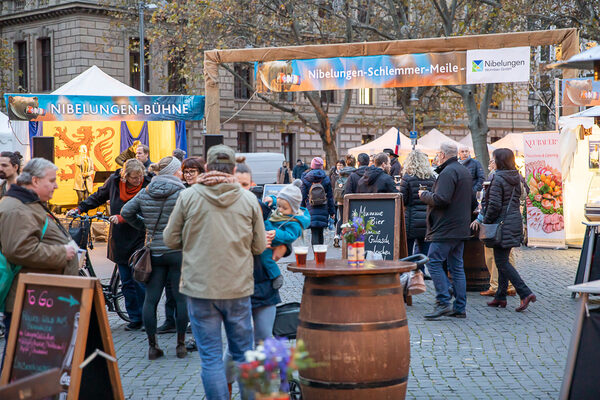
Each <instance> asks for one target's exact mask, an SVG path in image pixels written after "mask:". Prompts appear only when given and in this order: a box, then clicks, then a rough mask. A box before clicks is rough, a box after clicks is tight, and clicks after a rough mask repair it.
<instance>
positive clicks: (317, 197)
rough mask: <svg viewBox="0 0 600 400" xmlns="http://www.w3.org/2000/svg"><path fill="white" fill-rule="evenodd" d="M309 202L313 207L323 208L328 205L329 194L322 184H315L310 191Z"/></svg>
mask: <svg viewBox="0 0 600 400" xmlns="http://www.w3.org/2000/svg"><path fill="white" fill-rule="evenodd" d="M308 201H309V203H310V205H311V206H313V207H315V206H322V205H324V204H327V192H325V188H324V187H323V185H322V184H321V182H315V183H313V184H312V186H311V187H310V190H309V191H308Z"/></svg>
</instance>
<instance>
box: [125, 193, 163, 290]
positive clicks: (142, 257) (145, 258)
mask: <svg viewBox="0 0 600 400" xmlns="http://www.w3.org/2000/svg"><path fill="white" fill-rule="evenodd" d="M166 201H167V199H165V200H164V201H163V203H162V205H161V206H160V213H159V214H158V218H157V219H156V223H155V224H154V230H153V231H152V236H151V237H150V241H147V242H146V244H144V246H143V247H141V248H140V249H137V250H136V251H134V252H133V254H132V255H131V257H129V265H130V266H131V268H133V279H135V280H136V281H138V282H141V283H148V282H149V281H150V275H152V258H151V256H152V252H151V251H150V243H152V240H154V235H155V234H156V228H157V227H158V222H159V221H160V217H162V212H163V208H164V207H165V202H166Z"/></svg>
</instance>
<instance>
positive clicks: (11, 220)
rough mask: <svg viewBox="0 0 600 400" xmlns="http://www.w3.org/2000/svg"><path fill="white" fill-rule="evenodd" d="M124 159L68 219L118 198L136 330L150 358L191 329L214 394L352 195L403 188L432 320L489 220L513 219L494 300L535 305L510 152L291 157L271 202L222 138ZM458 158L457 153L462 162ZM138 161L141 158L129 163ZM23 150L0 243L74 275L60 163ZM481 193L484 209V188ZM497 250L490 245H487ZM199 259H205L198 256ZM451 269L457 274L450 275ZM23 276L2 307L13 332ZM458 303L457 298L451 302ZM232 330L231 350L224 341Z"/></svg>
mask: <svg viewBox="0 0 600 400" xmlns="http://www.w3.org/2000/svg"><path fill="white" fill-rule="evenodd" d="M129 153H131V154H129V156H127V155H123V154H122V155H121V156H120V157H122V158H123V159H122V160H121V161H122V168H120V169H119V170H117V171H116V172H115V173H113V174H112V175H111V176H110V177H109V178H108V179H107V180H106V182H105V183H104V184H103V185H102V186H101V187H100V188H99V189H98V190H97V191H96V192H94V193H92V194H90V195H89V197H87V198H85V199H83V200H82V201H81V202H79V204H78V205H77V208H76V209H74V210H71V211H69V213H68V214H77V213H85V212H87V211H89V210H92V209H95V208H97V207H99V206H102V205H104V204H106V203H109V204H110V206H109V207H110V208H109V212H110V223H111V224H110V235H109V245H108V258H109V259H110V260H112V261H113V262H114V263H115V264H117V266H118V270H119V273H120V277H121V282H122V291H123V294H124V297H125V302H126V310H127V313H128V315H129V318H130V320H131V322H130V323H129V324H127V326H126V327H125V329H127V330H132V331H136V330H145V333H146V336H147V339H148V354H147V357H148V359H150V360H155V359H157V358H160V357H163V356H164V351H163V350H162V349H161V348H160V345H159V342H158V340H157V334H159V333H167V332H176V333H177V335H176V337H177V343H176V347H175V354H176V357H178V358H184V357H186V355H187V352H188V348H189V347H190V346H186V344H185V334H186V329H188V325H189V326H191V331H192V333H193V338H194V342H195V343H193V346H192V347H196V348H197V349H198V350H199V354H200V358H201V361H202V381H203V385H204V388H205V391H206V395H207V398H208V399H228V398H230V396H231V384H232V382H233V381H234V375H233V374H232V373H231V371H230V370H229V369H228V368H226V367H227V365H228V364H229V362H228V361H229V360H233V362H235V363H239V362H243V361H244V352H245V351H247V350H250V349H252V348H253V346H255V344H256V343H258V342H259V341H261V340H264V339H266V338H267V337H269V336H271V335H272V330H273V324H274V321H275V310H276V308H275V306H276V304H278V303H279V302H280V301H281V298H280V296H279V289H280V288H281V286H282V283H283V278H282V275H281V271H280V270H279V266H278V265H277V261H278V260H279V259H280V258H281V257H284V256H286V255H289V254H290V253H291V244H292V243H293V242H294V241H296V240H297V239H298V238H299V237H300V236H301V235H302V234H303V232H304V231H305V230H308V229H309V228H310V232H311V241H312V244H313V245H315V244H323V243H324V233H323V231H324V229H325V228H327V227H330V228H332V227H333V226H334V225H336V224H335V222H336V220H337V225H336V226H335V227H334V228H333V229H335V230H336V235H335V237H334V246H340V242H341V241H340V226H341V220H342V216H343V211H344V210H343V200H344V196H345V195H347V194H352V193H401V194H402V197H403V202H404V205H405V219H406V227H407V244H408V248H409V253H410V254H412V253H415V252H420V253H424V254H427V255H428V257H429V263H428V264H427V272H428V273H429V275H430V278H431V279H432V280H433V283H434V287H435V291H436V301H435V305H434V307H433V310H432V312H431V313H429V314H427V315H426V318H428V319H436V318H439V317H442V316H452V317H457V318H465V317H466V280H465V274H464V266H463V250H464V241H465V240H468V239H469V238H471V237H472V235H473V233H474V232H477V230H478V228H479V226H480V224H491V223H497V222H498V221H499V220H501V221H503V225H504V235H503V236H502V240H501V241H500V242H499V243H496V244H495V245H494V246H493V248H491V249H486V256H488V259H490V260H493V262H488V264H487V265H488V267H489V269H490V273H491V276H492V278H491V280H490V289H489V290H487V291H485V292H482V295H492V296H494V299H493V300H492V301H490V302H489V303H488V305H489V306H490V307H502V308H503V307H506V305H507V300H506V299H507V295H510V294H511V288H510V287H509V283H511V284H512V285H513V286H514V290H516V292H517V293H518V295H519V297H520V299H521V302H520V305H519V306H518V307H517V308H516V311H523V310H525V309H526V308H527V307H528V305H529V304H530V303H531V302H535V301H536V296H535V294H533V292H532V291H531V290H530V289H529V288H528V287H527V285H526V284H525V283H524V282H523V280H522V279H521V278H520V276H519V274H518V272H517V270H516V269H515V268H514V261H512V258H511V249H512V248H514V247H518V246H520V243H521V237H522V220H521V214H520V210H519V199H520V197H521V194H522V192H523V190H524V189H526V187H524V185H523V180H522V178H520V175H519V173H518V172H517V169H516V166H515V159H514V154H513V153H512V151H510V150H508V149H497V150H495V151H494V153H493V160H492V161H491V162H490V167H493V168H490V169H493V171H494V172H493V173H492V174H490V175H489V176H488V177H487V180H486V178H485V176H484V173H483V168H482V167H481V164H480V163H479V162H478V161H477V160H475V159H473V158H471V157H470V154H469V152H468V149H466V150H465V149H460V152H459V149H457V148H456V146H454V145H453V144H450V143H442V144H441V146H440V150H439V152H438V154H437V156H436V159H435V164H436V165H434V166H433V167H432V165H431V163H430V161H429V159H428V157H427V155H425V154H424V153H422V152H420V151H418V150H414V151H412V152H411V153H410V154H409V155H408V157H407V158H406V160H405V162H404V166H402V165H401V164H400V162H399V160H398V156H397V154H395V153H394V151H393V150H391V149H385V150H384V151H383V152H381V153H378V154H375V155H373V156H372V157H370V156H369V155H368V154H365V153H361V154H358V156H357V157H356V158H354V156H351V155H349V156H347V157H345V158H343V159H339V160H337V162H336V163H335V165H334V166H332V167H331V168H330V170H329V171H328V172H326V170H325V169H324V167H325V162H324V161H323V159H322V158H320V157H315V158H313V159H312V160H311V162H310V167H308V166H306V165H304V163H303V162H302V161H301V160H298V161H297V163H296V165H295V166H294V168H293V169H291V170H290V167H289V166H288V165H287V163H284V165H282V167H281V168H280V169H279V171H278V174H277V175H278V182H280V183H282V184H285V185H286V186H285V187H284V188H283V189H282V190H281V191H280V192H279V193H278V194H277V195H276V196H269V197H267V198H265V199H264V201H263V200H261V199H259V198H258V197H257V196H256V195H255V194H254V193H252V192H251V191H250V190H249V189H250V188H251V187H252V171H251V170H250V168H249V167H248V165H246V164H245V163H244V160H243V159H236V157H235V153H234V151H233V150H232V149H231V148H229V147H227V146H224V145H218V146H213V147H211V148H210V149H209V150H208V152H207V159H206V161H205V160H204V159H203V158H201V157H189V158H184V157H185V153H183V152H182V151H175V152H174V153H173V155H172V156H168V157H164V158H162V159H161V160H160V161H159V162H158V163H152V162H151V161H150V159H149V149H148V148H147V146H144V145H139V146H138V147H137V148H136V149H135V152H134V151H133V149H129ZM459 153H460V157H459ZM127 157H131V158H127ZM21 159H22V157H21V156H20V154H18V153H11V152H3V153H1V154H0V178H1V179H3V181H2V183H1V184H0V196H1V197H2V201H0V246H1V251H2V254H3V255H4V256H5V257H6V258H7V259H8V260H9V261H10V262H12V263H14V264H17V265H22V266H23V268H22V270H21V272H20V273H27V272H43V273H51V274H64V275H75V274H77V259H76V254H77V245H76V244H75V243H74V242H73V241H72V240H71V238H70V236H69V234H68V232H67V231H66V230H65V229H64V228H63V227H62V225H61V224H60V222H59V220H58V219H57V218H56V217H55V216H54V214H53V213H52V212H51V211H50V210H49V209H48V207H47V202H48V201H50V200H51V198H52V195H53V193H54V190H55V189H56V188H57V183H56V171H57V167H56V166H55V165H54V164H53V163H51V162H50V161H47V160H45V159H41V158H34V159H32V160H30V161H29V162H28V163H27V164H26V165H25V167H24V168H23V169H22V170H21ZM480 192H481V193H482V194H481V204H479V202H478V201H477V194H478V193H480ZM144 245H147V246H148V247H149V248H150V250H151V265H152V272H151V275H150V277H149V280H148V281H147V282H145V283H143V284H142V283H140V282H138V281H136V280H135V279H134V278H133V273H132V268H131V265H130V262H129V260H130V257H131V255H132V254H133V253H134V252H135V251H136V250H138V249H140V248H141V247H142V246H144ZM488 251H489V254H488V253H487V252H488ZM199 260H202V262H200V261H199ZM448 275H450V277H451V281H450V280H449V277H448ZM16 283H17V279H15V280H14V282H13V285H12V287H11V290H10V293H9V296H8V298H7V300H6V304H5V306H6V307H5V312H4V324H5V326H6V328H7V332H8V328H9V327H10V323H11V316H12V314H11V313H12V310H13V306H14V297H15V292H16V286H17V285H16ZM163 292H165V294H166V302H165V309H164V313H165V322H164V324H162V325H161V326H157V311H158V310H157V308H158V304H159V300H160V298H161V296H162V293H163ZM452 298H454V301H453V304H451V302H452ZM222 326H224V327H225V333H226V336H227V351H226V352H225V354H224V352H223V350H222V339H221V327H222Z"/></svg>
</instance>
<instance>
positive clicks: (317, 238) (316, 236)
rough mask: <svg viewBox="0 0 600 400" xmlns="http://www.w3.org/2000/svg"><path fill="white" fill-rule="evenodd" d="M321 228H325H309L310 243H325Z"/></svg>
mask: <svg viewBox="0 0 600 400" xmlns="http://www.w3.org/2000/svg"><path fill="white" fill-rule="evenodd" d="M323 229H325V228H310V233H311V238H310V243H311V244H323V243H325V238H324V237H323Z"/></svg>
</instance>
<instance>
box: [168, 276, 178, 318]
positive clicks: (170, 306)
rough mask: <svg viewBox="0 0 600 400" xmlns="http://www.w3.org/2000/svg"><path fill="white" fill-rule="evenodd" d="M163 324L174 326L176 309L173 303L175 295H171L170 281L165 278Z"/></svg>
mask: <svg viewBox="0 0 600 400" xmlns="http://www.w3.org/2000/svg"><path fill="white" fill-rule="evenodd" d="M165 296H166V298H167V299H166V301H165V324H167V325H170V326H175V317H176V315H177V314H176V311H177V304H176V303H175V297H173V290H172V289H171V281H170V280H168V279H167V284H166V285H165Z"/></svg>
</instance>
